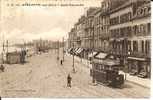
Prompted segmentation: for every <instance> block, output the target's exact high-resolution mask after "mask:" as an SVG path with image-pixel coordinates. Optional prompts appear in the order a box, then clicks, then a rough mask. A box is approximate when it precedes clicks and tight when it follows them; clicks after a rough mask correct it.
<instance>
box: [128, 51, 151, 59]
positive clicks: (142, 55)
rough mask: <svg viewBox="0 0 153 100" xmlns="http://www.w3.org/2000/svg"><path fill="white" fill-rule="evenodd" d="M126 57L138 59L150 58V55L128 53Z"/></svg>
mask: <svg viewBox="0 0 153 100" xmlns="http://www.w3.org/2000/svg"><path fill="white" fill-rule="evenodd" d="M128 56H132V57H140V58H151V53H142V52H128Z"/></svg>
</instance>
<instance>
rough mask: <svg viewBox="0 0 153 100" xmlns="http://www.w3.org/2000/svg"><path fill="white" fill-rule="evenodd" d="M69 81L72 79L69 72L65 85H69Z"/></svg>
mask: <svg viewBox="0 0 153 100" xmlns="http://www.w3.org/2000/svg"><path fill="white" fill-rule="evenodd" d="M71 81H72V77H71V76H70V74H68V76H67V87H71Z"/></svg>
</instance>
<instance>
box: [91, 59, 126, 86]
mask: <svg viewBox="0 0 153 100" xmlns="http://www.w3.org/2000/svg"><path fill="white" fill-rule="evenodd" d="M120 68H121V65H120V63H119V62H118V61H114V60H110V59H108V60H98V59H94V60H93V61H92V68H91V70H90V73H91V74H90V75H91V76H92V78H93V81H94V82H95V81H96V83H100V84H104V85H107V86H112V87H118V88H120V87H121V86H122V85H123V84H124V75H123V74H119V69H120Z"/></svg>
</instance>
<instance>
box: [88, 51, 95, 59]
mask: <svg viewBox="0 0 153 100" xmlns="http://www.w3.org/2000/svg"><path fill="white" fill-rule="evenodd" d="M96 54H97V52H92V53H90V54H89V55H88V57H89V58H91V57H94V56H95V55H96Z"/></svg>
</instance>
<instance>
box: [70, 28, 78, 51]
mask: <svg viewBox="0 0 153 100" xmlns="http://www.w3.org/2000/svg"><path fill="white" fill-rule="evenodd" d="M68 34H69V38H68V48H69V49H70V48H74V47H76V46H77V43H76V41H75V40H76V35H77V34H76V30H75V28H72V29H71V31H70V32H69V33H68Z"/></svg>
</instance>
